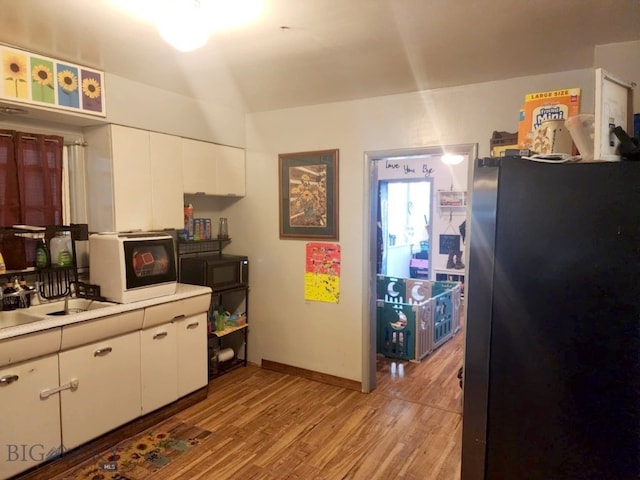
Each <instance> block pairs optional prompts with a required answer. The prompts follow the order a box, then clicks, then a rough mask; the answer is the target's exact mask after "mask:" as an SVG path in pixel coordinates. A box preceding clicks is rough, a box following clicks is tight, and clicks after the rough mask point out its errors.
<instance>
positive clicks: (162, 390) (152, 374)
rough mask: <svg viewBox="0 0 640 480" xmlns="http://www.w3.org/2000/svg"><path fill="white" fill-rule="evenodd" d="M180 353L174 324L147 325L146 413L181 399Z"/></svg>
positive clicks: (143, 345) (143, 342)
mask: <svg viewBox="0 0 640 480" xmlns="http://www.w3.org/2000/svg"><path fill="white" fill-rule="evenodd" d="M177 352H178V343H177V332H176V325H175V324H174V323H172V322H169V323H164V324H162V325H158V326H155V327H151V328H146V329H144V330H142V332H141V333H140V357H141V362H140V363H141V368H142V374H141V382H142V414H143V415H144V414H146V413H149V412H152V411H153V410H156V409H157V408H160V407H162V406H164V405H167V404H168V403H171V402H173V401H174V400H176V399H177V398H178V365H177V362H176V357H177V355H178V353H177Z"/></svg>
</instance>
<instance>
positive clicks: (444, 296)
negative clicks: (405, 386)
mask: <svg viewBox="0 0 640 480" xmlns="http://www.w3.org/2000/svg"><path fill="white" fill-rule="evenodd" d="M376 281H377V301H376V315H377V316H376V319H377V321H376V323H377V342H376V346H377V353H380V354H382V355H384V356H385V357H390V358H400V359H404V360H411V361H416V362H419V361H420V360H422V359H423V358H424V357H426V356H427V355H429V354H430V353H431V352H433V351H434V350H435V349H436V348H438V347H439V346H441V345H442V344H443V343H445V342H446V341H447V340H449V339H451V338H452V337H453V336H454V335H455V334H456V333H457V332H458V331H459V330H460V293H461V289H462V285H461V283H460V282H444V281H435V282H434V281H431V280H418V279H413V278H396V277H387V276H384V275H378V276H377V279H376Z"/></svg>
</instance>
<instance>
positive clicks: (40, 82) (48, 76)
mask: <svg viewBox="0 0 640 480" xmlns="http://www.w3.org/2000/svg"><path fill="white" fill-rule="evenodd" d="M53 72H54V70H53V62H52V61H51V60H45V59H44V58H39V57H31V75H30V77H31V78H30V80H31V99H32V100H33V101H34V102H42V103H50V104H55V103H56V91H55V86H54V83H55V82H54V76H53Z"/></svg>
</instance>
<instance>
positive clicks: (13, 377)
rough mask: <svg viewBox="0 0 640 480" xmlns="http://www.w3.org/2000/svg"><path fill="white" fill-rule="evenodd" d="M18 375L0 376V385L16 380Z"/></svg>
mask: <svg viewBox="0 0 640 480" xmlns="http://www.w3.org/2000/svg"><path fill="white" fill-rule="evenodd" d="M18 378H20V377H18V375H5V376H4V377H0V385H9V384H11V383H13V382H17V381H18Z"/></svg>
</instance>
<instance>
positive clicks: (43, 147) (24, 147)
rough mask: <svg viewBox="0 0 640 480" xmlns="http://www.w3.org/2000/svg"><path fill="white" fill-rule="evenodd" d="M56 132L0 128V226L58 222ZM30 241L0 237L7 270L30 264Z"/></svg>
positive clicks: (59, 197) (59, 146) (59, 165)
mask: <svg viewBox="0 0 640 480" xmlns="http://www.w3.org/2000/svg"><path fill="white" fill-rule="evenodd" d="M63 147H64V140H63V138H62V137H59V136H56V135H38V134H30V133H22V132H16V131H13V130H0V212H1V213H0V223H1V224H0V226H3V227H8V226H12V225H20V224H26V225H59V224H62V149H63ZM34 250H35V245H34V240H30V239H23V238H17V237H9V236H3V237H2V238H0V251H1V252H2V253H3V257H4V259H5V263H6V264H7V268H8V269H12V270H13V269H23V268H25V267H27V266H30V265H33V260H34Z"/></svg>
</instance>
